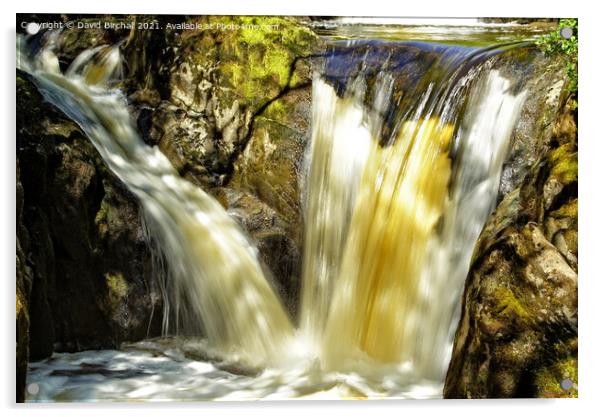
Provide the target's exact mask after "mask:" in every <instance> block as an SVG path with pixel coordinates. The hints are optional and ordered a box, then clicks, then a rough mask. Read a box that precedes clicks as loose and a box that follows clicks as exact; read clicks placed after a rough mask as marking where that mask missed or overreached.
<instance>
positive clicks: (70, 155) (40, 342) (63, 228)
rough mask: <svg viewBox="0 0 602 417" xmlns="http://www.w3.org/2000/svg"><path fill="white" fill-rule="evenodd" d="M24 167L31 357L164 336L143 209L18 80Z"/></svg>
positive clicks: (21, 237) (22, 224)
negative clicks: (141, 209)
mask: <svg viewBox="0 0 602 417" xmlns="http://www.w3.org/2000/svg"><path fill="white" fill-rule="evenodd" d="M31 120H36V121H38V122H37V123H33V124H32V123H31ZM17 161H18V167H19V169H20V175H19V178H20V183H21V184H22V196H23V203H22V205H21V207H22V215H21V217H20V219H18V222H17V223H18V230H20V231H21V232H18V241H19V242H20V243H21V246H22V248H23V254H22V255H20V253H19V251H18V253H17V257H18V264H19V265H22V271H30V275H31V284H30V285H31V294H30V295H28V291H27V290H21V294H22V300H23V302H22V305H23V306H28V307H29V309H28V310H29V311H28V312H29V358H30V359H31V360H39V359H42V358H45V357H48V356H49V355H51V354H52V352H53V351H74V350H82V349H93V348H105V347H113V348H114V347H117V346H118V345H119V343H120V342H121V341H124V340H138V339H141V338H144V337H146V335H147V332H150V335H158V334H159V333H160V316H161V314H159V313H158V312H159V311H160V310H161V303H160V297H159V292H158V291H157V290H156V289H154V288H153V287H152V270H151V268H150V260H151V257H150V251H149V249H148V247H147V245H146V241H145V236H144V233H143V229H142V225H141V221H140V214H139V207H138V204H137V202H136V201H135V200H134V198H133V196H132V195H131V194H130V193H129V192H128V191H127V190H126V189H125V187H124V186H123V184H121V183H120V181H119V180H118V179H117V178H116V177H115V176H114V175H113V174H111V173H110V172H109V171H108V169H107V167H106V166H105V165H104V162H103V161H102V159H101V158H100V156H99V155H98V153H97V152H96V150H95V148H94V147H93V146H92V144H91V143H90V142H89V140H88V139H87V138H86V137H85V136H84V134H83V133H82V132H81V130H80V129H79V127H78V126H77V125H75V124H74V123H73V122H71V121H70V120H68V119H67V118H66V117H65V116H64V115H62V114H61V113H59V112H58V111H57V110H56V109H54V108H53V107H51V106H50V105H48V104H46V103H44V102H43V101H42V98H41V96H40V95H39V93H38V92H37V90H36V89H35V87H34V86H33V84H32V83H31V82H30V81H29V80H28V78H27V76H25V75H23V74H20V73H18V75H17ZM18 272H19V270H18ZM21 276H24V277H26V276H27V273H25V274H22V275H21ZM18 281H19V273H18ZM23 281H24V282H27V279H23ZM24 288H27V286H26V285H25V286H24ZM18 293H19V288H18ZM18 299H19V298H18ZM153 309H158V310H157V314H155V316H154V318H153V320H152V322H151V317H152V311H153ZM23 310H24V314H23V315H22V317H23V319H22V322H23V323H26V322H27V320H26V319H25V318H26V314H25V312H26V311H27V308H24V309H23ZM18 320H19V319H18ZM26 327H27V326H26V324H23V325H22V326H21V327H18V328H23V329H25V328H26ZM21 340H22V341H20V344H21V345H22V344H23V343H25V340H26V339H21ZM20 349H26V348H25V347H24V346H21V347H20Z"/></svg>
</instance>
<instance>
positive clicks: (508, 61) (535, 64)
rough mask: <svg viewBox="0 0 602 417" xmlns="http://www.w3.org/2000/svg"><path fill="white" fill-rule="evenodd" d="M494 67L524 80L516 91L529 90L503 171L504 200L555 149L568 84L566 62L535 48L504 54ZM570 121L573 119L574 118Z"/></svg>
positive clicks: (513, 77) (502, 188) (501, 190)
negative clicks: (554, 133)
mask: <svg viewBox="0 0 602 417" xmlns="http://www.w3.org/2000/svg"><path fill="white" fill-rule="evenodd" d="M494 66H495V67H496V68H497V69H498V70H499V71H501V72H502V74H506V73H507V74H509V75H510V77H509V79H515V80H519V81H520V80H524V81H523V82H522V83H519V84H517V85H516V87H515V88H520V89H522V90H526V91H528V94H527V97H526V100H525V103H524V105H523V107H522V109H521V112H520V113H519V116H518V118H517V120H518V122H517V124H516V127H515V128H514V130H513V132H512V137H511V139H510V143H511V146H510V150H509V151H508V157H507V159H506V162H505V163H504V168H503V171H502V176H501V183H500V189H499V194H498V195H499V200H501V199H502V198H503V197H504V196H505V195H506V194H508V193H509V192H511V191H513V190H515V189H516V188H517V187H519V186H520V184H521V183H522V182H523V180H524V179H525V176H526V175H527V173H528V172H529V171H530V170H531V169H532V168H533V166H534V165H536V164H537V163H538V162H539V161H540V160H541V159H542V158H543V157H544V156H545V154H546V152H547V151H548V150H549V149H550V146H553V144H552V143H550V142H551V139H552V134H553V132H552V131H553V129H554V126H555V125H556V124H557V123H555V122H556V118H557V117H558V115H559V114H560V113H561V112H560V110H561V109H560V105H561V103H563V102H564V99H566V97H560V94H561V92H562V91H563V90H562V88H563V86H564V85H565V83H566V82H567V81H566V75H565V71H564V67H563V64H562V62H560V61H559V60H555V59H552V58H549V57H547V56H545V55H544V54H543V53H540V52H537V51H535V50H533V48H519V49H517V50H513V51H510V52H508V53H505V54H502V55H501V56H500V57H499V58H498V59H497V61H496V63H495V64H494ZM517 74H518V76H517ZM569 119H571V120H572V118H571V117H570V116H569ZM556 137H558V135H556ZM499 200H498V201H499Z"/></svg>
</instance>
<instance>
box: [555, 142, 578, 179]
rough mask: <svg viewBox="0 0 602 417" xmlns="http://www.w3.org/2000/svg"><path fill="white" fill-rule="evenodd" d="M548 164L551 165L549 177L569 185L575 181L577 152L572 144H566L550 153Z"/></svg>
mask: <svg viewBox="0 0 602 417" xmlns="http://www.w3.org/2000/svg"><path fill="white" fill-rule="evenodd" d="M550 162H551V164H552V170H551V172H550V175H552V176H554V177H556V178H557V179H558V180H559V181H560V182H562V183H563V184H570V183H571V182H574V181H576V180H577V176H578V165H577V152H576V151H575V149H574V145H573V144H572V143H566V144H564V145H562V146H560V147H558V148H557V149H555V150H554V151H552V154H551V155H550Z"/></svg>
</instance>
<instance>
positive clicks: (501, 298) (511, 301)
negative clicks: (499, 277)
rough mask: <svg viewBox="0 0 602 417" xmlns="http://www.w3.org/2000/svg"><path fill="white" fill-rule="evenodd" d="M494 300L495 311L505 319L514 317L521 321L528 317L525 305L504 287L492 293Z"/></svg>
mask: <svg viewBox="0 0 602 417" xmlns="http://www.w3.org/2000/svg"><path fill="white" fill-rule="evenodd" d="M494 297H495V300H496V306H497V308H496V311H497V313H498V314H500V315H502V316H505V317H509V318H512V317H515V318H518V319H521V320H524V319H527V318H528V317H529V312H528V310H527V308H526V307H525V303H524V301H523V300H521V299H520V298H519V297H517V296H516V295H515V293H514V292H513V291H512V290H510V289H509V288H506V287H498V288H496V289H495V291H494Z"/></svg>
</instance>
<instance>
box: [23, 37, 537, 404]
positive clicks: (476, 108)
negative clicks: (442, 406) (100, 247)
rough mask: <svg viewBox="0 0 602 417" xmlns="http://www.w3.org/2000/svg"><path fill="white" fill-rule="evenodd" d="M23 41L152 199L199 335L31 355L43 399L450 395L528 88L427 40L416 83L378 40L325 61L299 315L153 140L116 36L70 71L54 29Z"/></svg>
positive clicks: (175, 295) (147, 206)
mask: <svg viewBox="0 0 602 417" xmlns="http://www.w3.org/2000/svg"><path fill="white" fill-rule="evenodd" d="M20 44H21V46H23V48H21V49H19V52H18V53H19V56H18V64H19V66H20V68H21V69H22V70H24V71H26V72H28V73H29V74H31V75H32V77H33V79H34V82H35V83H36V85H37V86H38V88H39V90H40V91H41V93H42V94H43V96H44V97H45V99H46V100H48V101H49V102H51V103H52V104H54V105H55V106H56V107H58V108H59V109H61V110H62V111H63V112H64V113H65V114H67V115H68V116H69V117H70V118H72V119H73V120H74V121H75V122H76V123H77V124H78V125H79V126H80V127H81V128H82V130H83V131H84V132H85V133H86V135H87V136H88V137H89V139H90V140H91V141H92V143H93V144H94V146H95V147H96V149H98V151H99V153H100V155H101V156H102V158H103V160H104V161H105V162H106V163H107V165H108V167H109V168H110V169H111V170H112V171H113V172H114V173H115V174H116V175H117V176H118V177H119V178H120V179H121V180H122V181H123V182H124V183H125V184H126V185H127V187H128V188H129V189H130V190H131V191H132V192H133V193H134V194H135V195H136V197H137V198H138V199H139V201H140V204H141V207H142V209H143V212H144V216H145V224H146V226H147V227H148V232H149V235H150V237H151V238H152V240H153V242H154V244H155V245H156V246H157V247H158V248H159V249H160V258H161V259H162V260H163V261H164V262H165V265H166V266H167V270H168V274H167V275H166V276H164V277H163V279H162V281H161V282H162V285H163V289H164V292H165V296H166V303H165V306H166V309H165V311H164V333H165V334H166V335H167V334H179V335H185V336H186V337H187V338H183V337H177V338H174V337H169V338H163V339H157V340H148V341H144V342H140V343H136V344H131V345H124V346H123V347H122V349H121V350H119V351H113V350H105V351H87V352H79V353H72V354H66V353H55V354H54V355H53V356H52V358H50V359H48V360H45V361H42V362H38V363H33V364H31V366H30V372H29V374H28V384H37V387H38V391H37V392H36V393H35V395H34V394H30V395H29V398H28V400H29V401H95V400H140V399H145V400H202V399H222V400H244V399H259V398H265V399H280V398H328V399H331V398H433V397H440V396H441V392H442V387H443V379H444V375H445V371H446V369H447V365H448V363H449V357H450V354H451V347H452V336H453V332H454V331H455V327H456V325H457V318H458V313H459V310H458V306H459V299H460V295H461V291H462V287H463V282H464V279H465V277H466V274H467V272H468V268H469V263H470V258H471V255H472V250H473V248H474V246H475V243H476V240H477V238H478V235H479V233H480V231H481V229H482V227H483V225H484V224H485V222H486V220H487V217H488V216H489V214H490V213H491V210H492V209H493V208H494V206H495V200H496V196H497V192H498V186H499V182H500V175H501V170H502V165H503V162H504V160H505V157H506V153H507V149H508V146H509V139H510V136H511V132H512V129H513V127H514V124H515V122H516V118H517V116H518V114H519V111H520V109H521V106H522V103H523V101H524V98H525V94H526V92H525V91H523V92H515V91H513V89H512V88H511V87H512V82H511V81H510V80H508V79H507V78H505V77H504V76H502V75H501V74H500V73H499V72H498V71H496V70H493V69H491V66H490V65H488V62H487V57H488V56H487V55H486V54H485V55H484V54H482V53H481V51H480V50H478V49H476V48H444V47H441V48H439V47H429V48H430V49H429V52H428V53H429V54H432V55H433V56H435V55H436V56H438V58H437V59H436V60H434V61H433V63H432V65H431V66H430V67H429V68H428V69H427V70H426V72H425V73H422V74H419V75H420V77H421V78H420V80H419V81H420V82H417V83H415V86H413V87H412V88H413V90H411V89H407V86H406V90H404V91H401V90H400V88H401V87H399V86H396V84H395V82H396V80H397V79H399V78H400V77H402V76H404V74H403V70H404V68H405V64H400V65H398V66H395V65H392V66H390V67H389V68H393V69H392V70H378V72H377V76H376V77H373V76H374V74H370V68H369V66H370V64H369V62H370V59H369V58H370V57H369V54H370V51H371V50H372V49H371V48H372V46H370V45H368V48H367V52H365V53H364V56H363V57H361V59H360V61H362V60H363V61H362V65H361V69H360V70H359V71H358V72H356V73H354V74H352V75H350V74H346V75H345V77H342V78H341V77H339V78H338V79H337V77H336V76H335V75H333V71H334V70H333V68H334V69H335V70H337V68H338V67H337V65H335V64H337V59H338V56H337V55H336V54H333V55H332V57H330V58H327V59H326V63H325V66H324V68H323V71H322V72H320V71H318V72H316V74H315V76H314V82H313V87H312V88H313V98H312V100H313V101H312V106H313V112H312V139H311V143H310V144H309V146H308V150H307V158H306V169H307V175H306V184H305V185H304V187H305V189H304V201H303V207H304V222H305V242H304V258H303V289H302V301H301V303H302V304H301V309H300V311H301V318H300V326H299V328H298V329H295V328H294V326H293V324H292V322H291V320H290V319H289V317H288V315H287V313H286V311H285V309H284V307H283V305H282V303H281V301H280V300H279V299H278V297H277V295H276V292H275V291H274V290H273V288H272V286H271V284H270V282H269V279H268V278H267V277H266V275H265V274H264V272H263V271H262V269H261V266H260V262H259V261H258V253H257V249H256V248H255V246H254V245H253V243H252V242H251V241H250V240H249V239H248V238H247V236H246V235H245V234H244V232H243V230H242V229H241V227H240V226H239V225H238V223H237V222H236V221H235V220H234V219H233V218H232V217H231V216H229V215H228V213H227V212H226V211H225V210H224V208H223V207H222V206H221V205H220V204H219V203H218V202H217V201H216V200H215V199H213V198H212V197H211V196H210V195H209V194H207V193H206V192H204V191H203V190H201V189H200V188H198V187H195V186H194V185H192V184H190V183H189V182H187V181H185V180H184V179H182V178H181V177H180V176H179V175H178V173H177V172H176V170H175V169H174V168H173V166H172V165H171V163H170V162H169V161H168V159H167V158H166V157H165V156H164V155H163V154H162V153H161V152H160V151H159V150H158V149H157V148H156V147H150V146H147V145H146V144H144V142H143V141H142V140H141V139H140V137H139V135H138V133H137V132H136V129H135V128H134V124H133V123H132V121H131V118H130V114H129V112H128V106H127V102H126V99H125V97H124V96H123V95H122V93H121V92H120V90H119V89H118V88H117V84H116V80H118V74H119V72H120V67H121V57H120V54H119V47H118V46H113V47H99V48H95V49H92V50H88V51H84V52H83V53H82V54H81V55H80V56H79V57H77V58H76V59H75V60H74V61H73V63H72V64H71V66H70V67H69V68H68V69H67V70H66V71H65V73H62V72H61V70H60V68H59V65H58V60H57V58H56V56H55V55H54V53H53V43H52V39H50V40H49V42H48V45H47V46H46V47H45V48H43V49H42V50H41V51H40V52H39V53H37V54H36V55H35V56H30V52H29V51H28V50H27V48H26V47H25V46H24V45H25V42H24V41H23V39H20ZM355 46H357V45H355V44H353V43H349V44H347V45H346V48H349V49H350V50H353V48H354V47H355ZM360 46H361V45H360ZM396 47H397V48H398V49H399V48H400V49H401V50H403V48H407V47H408V46H406V45H398V46H396ZM412 47H414V46H412ZM429 56H431V55H429ZM391 60H393V58H392V55H390V56H389V57H388V58H387V62H390V61H391ZM364 61H365V62H368V63H367V64H365V63H364ZM339 67H340V65H339ZM400 68H401V69H400ZM335 72H336V71H335ZM338 75H340V74H338ZM412 75H413V76H416V74H412ZM370 77H373V78H370ZM341 79H343V80H344V82H343V84H337V82H339V81H340V80H341ZM370 88H371V89H372V90H371V92H370V93H369V92H368V90H369V89H370Z"/></svg>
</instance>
